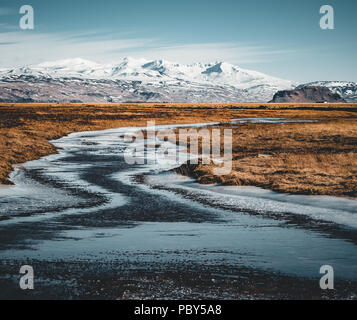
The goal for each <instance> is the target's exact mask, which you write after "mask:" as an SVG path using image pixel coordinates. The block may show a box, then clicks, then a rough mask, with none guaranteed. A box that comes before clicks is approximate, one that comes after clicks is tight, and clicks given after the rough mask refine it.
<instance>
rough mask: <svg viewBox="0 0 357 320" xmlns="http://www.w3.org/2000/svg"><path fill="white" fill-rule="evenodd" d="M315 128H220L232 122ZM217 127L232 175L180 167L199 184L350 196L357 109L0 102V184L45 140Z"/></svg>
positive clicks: (356, 180)
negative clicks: (227, 131)
mask: <svg viewBox="0 0 357 320" xmlns="http://www.w3.org/2000/svg"><path fill="white" fill-rule="evenodd" d="M269 117H273V118H286V119H299V120H303V119H305V120H306V119H308V120H319V121H318V122H316V123H289V124H252V123H250V124H225V123H224V122H225V121H229V120H230V119H233V118H269ZM149 120H155V121H156V123H157V124H173V123H197V122H211V121H212V122H217V121H218V122H222V125H221V126H219V127H220V128H232V129H233V159H234V160H233V172H232V173H231V174H230V175H228V176H214V175H213V174H212V169H213V168H212V165H202V164H201V165H199V166H186V168H184V167H183V168H181V172H182V173H186V174H190V175H192V176H194V177H196V178H197V180H198V181H199V182H201V183H223V184H228V185H252V186H260V187H263V188H267V189H271V190H276V191H281V192H289V193H298V194H319V195H335V196H345V197H357V104H299V105H292V104H260V103H259V104H163V103H156V104H155V103H152V104H129V103H127V104H96V105H93V104H0V183H2V184H10V183H11V182H10V181H9V180H8V175H9V173H10V172H11V170H12V165H14V164H18V163H23V162H25V161H28V160H33V159H38V158H40V157H42V156H45V155H48V154H51V153H55V152H57V151H56V148H55V147H54V146H53V145H51V144H50V143H49V142H48V140H51V139H56V138H59V137H61V136H63V135H66V134H69V133H71V132H78V131H87V130H100V129H108V128H116V127H123V126H145V125H146V122H147V121H149Z"/></svg>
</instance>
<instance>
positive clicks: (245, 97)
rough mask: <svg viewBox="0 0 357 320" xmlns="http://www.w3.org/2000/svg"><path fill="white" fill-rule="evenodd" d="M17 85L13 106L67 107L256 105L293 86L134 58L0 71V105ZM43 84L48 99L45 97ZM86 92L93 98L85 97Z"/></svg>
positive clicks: (219, 69) (212, 66) (214, 67)
mask: <svg viewBox="0 0 357 320" xmlns="http://www.w3.org/2000/svg"><path fill="white" fill-rule="evenodd" d="M74 83H75V84H76V88H77V91H76V92H74V93H75V94H74V95H73V96H70V95H69V94H68V93H70V92H72V91H71V85H72V87H73V84H74ZM80 83H82V86H81V85H80ZM16 84H17V85H20V84H21V88H22V90H23V92H21V90H17V91H16V95H14V96H13V99H14V100H16V99H20V100H21V99H22V98H23V99H25V100H26V101H27V100H33V101H47V100H51V101H56V99H58V101H68V99H71V98H73V99H72V100H76V101H77V100H78V101H83V102H87V101H88V102H89V101H91V102H105V101H112V102H121V101H167V102H249V101H256V102H259V101H268V100H270V99H271V98H272V97H273V95H274V93H275V92H276V91H278V90H286V89H292V88H293V87H294V86H295V84H294V83H293V82H291V81H288V80H282V79H279V78H275V77H271V76H268V75H265V74H263V73H260V72H256V71H251V70H245V69H242V68H240V67H237V66H234V65H232V64H229V63H226V62H215V63H209V64H203V63H194V64H187V65H186V64H179V63H174V62H170V61H166V60H152V61H150V60H145V59H133V58H124V59H122V60H120V61H118V62H116V63H111V64H100V63H96V62H92V61H89V60H84V59H80V58H76V59H67V60H60V61H54V62H45V63H41V64H38V65H31V66H27V67H19V68H14V69H6V70H0V101H1V100H2V101H5V100H6V101H7V100H9V99H10V100H11V99H12V98H11V92H12V87H15V86H16ZM46 84H47V86H50V88H48V89H50V90H49V91H50V92H51V93H52V94H51V96H48V97H46V90H45V89H44V88H45V86H46ZM59 86H61V89H59ZM28 87H31V90H29V88H28ZM104 87H105V90H104ZM59 90H60V92H59ZM66 90H67V91H68V93H67V94H66ZM78 90H79V92H78ZM86 90H87V91H91V90H92V91H94V92H87V93H86ZM100 90H104V91H103V92H101V91H100ZM46 99H47V100H46Z"/></svg>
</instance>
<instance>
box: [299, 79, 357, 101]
mask: <svg viewBox="0 0 357 320" xmlns="http://www.w3.org/2000/svg"><path fill="white" fill-rule="evenodd" d="M316 86H318V87H326V88H328V89H330V90H331V91H332V92H333V93H338V94H339V95H340V96H341V97H342V98H343V99H345V100H346V101H347V102H352V103H353V102H355V103H357V83H356V82H351V81H315V82H310V83H305V84H301V85H299V86H297V87H296V88H295V89H301V88H303V87H316Z"/></svg>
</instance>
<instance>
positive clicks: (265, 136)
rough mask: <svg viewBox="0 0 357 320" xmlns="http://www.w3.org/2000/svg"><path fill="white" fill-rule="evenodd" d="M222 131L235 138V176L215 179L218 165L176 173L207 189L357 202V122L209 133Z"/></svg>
mask: <svg viewBox="0 0 357 320" xmlns="http://www.w3.org/2000/svg"><path fill="white" fill-rule="evenodd" d="M218 128H219V129H221V130H223V129H232V132H233V143H232V145H233V154H232V156H233V161H232V171H231V173H230V174H228V175H215V174H214V169H215V167H217V166H216V165H215V164H214V163H211V164H202V163H199V164H197V163H196V164H193V163H190V162H188V163H185V164H182V165H181V166H180V167H179V168H177V169H175V172H176V173H180V174H184V175H188V176H190V177H193V178H195V179H196V180H197V181H198V182H200V183H202V184H215V183H218V184H223V185H232V186H256V187H261V188H264V189H269V190H273V191H278V192H284V193H292V194H303V195H329V196H338V197H351V198H356V197H357V169H356V168H357V119H354V118H350V119H329V120H321V121H319V122H306V123H301V122H299V123H294V122H289V123H271V124H261V123H239V124H234V123H233V124H232V123H226V124H222V125H220V126H216V127H208V128H206V129H208V130H213V129H218ZM223 148H224V146H223V142H222V146H221V150H223Z"/></svg>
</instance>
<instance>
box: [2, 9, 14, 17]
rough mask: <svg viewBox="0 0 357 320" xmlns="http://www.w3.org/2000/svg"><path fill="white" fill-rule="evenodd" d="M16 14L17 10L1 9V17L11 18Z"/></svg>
mask: <svg viewBox="0 0 357 320" xmlns="http://www.w3.org/2000/svg"><path fill="white" fill-rule="evenodd" d="M16 13H17V12H16V10H14V9H12V8H5V7H0V16H10V15H13V14H16Z"/></svg>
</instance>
